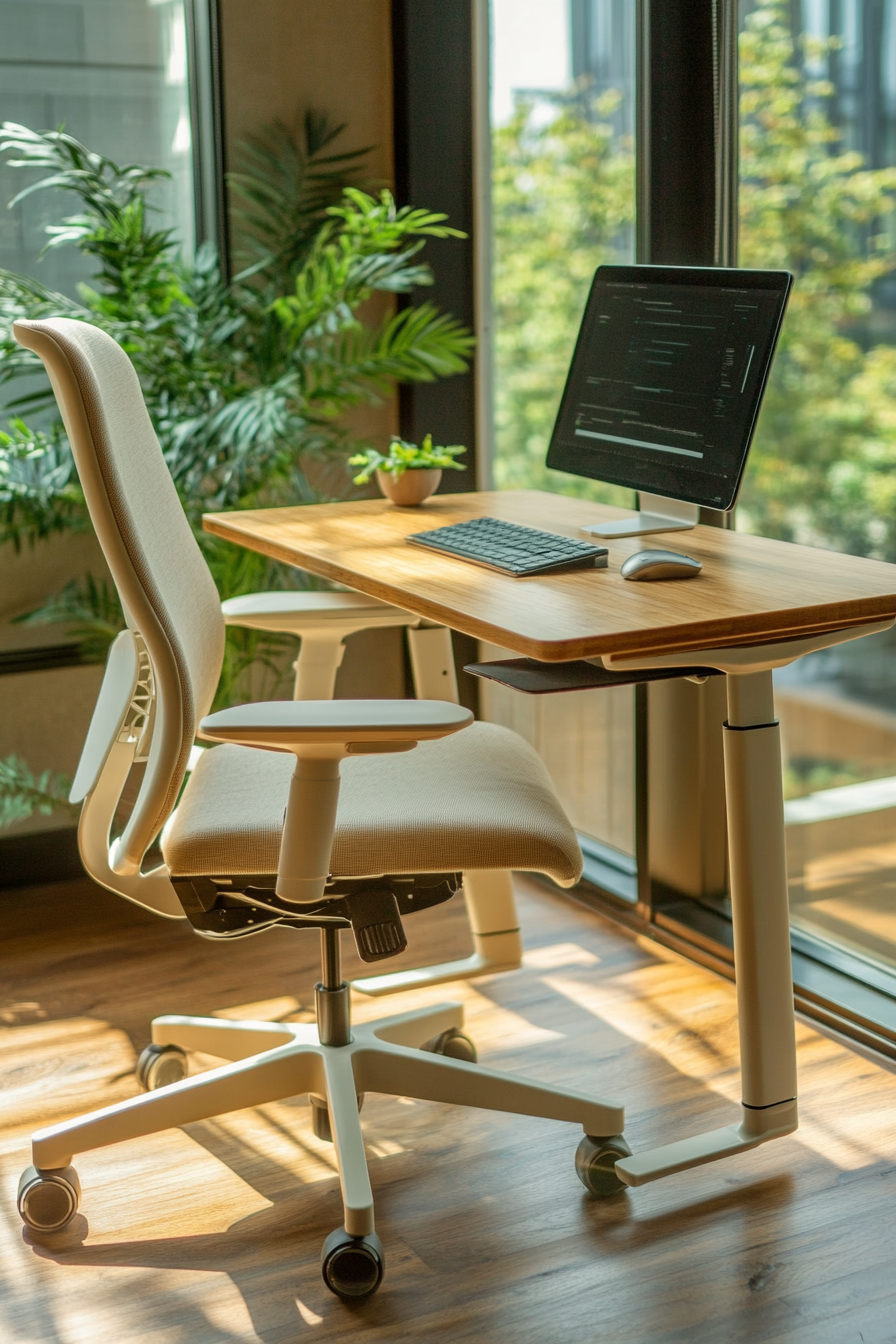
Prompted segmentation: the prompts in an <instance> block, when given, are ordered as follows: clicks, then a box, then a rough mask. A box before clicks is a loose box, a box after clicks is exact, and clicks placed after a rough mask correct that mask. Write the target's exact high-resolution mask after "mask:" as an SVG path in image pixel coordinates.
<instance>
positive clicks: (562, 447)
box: [547, 266, 792, 509]
mask: <svg viewBox="0 0 896 1344" xmlns="http://www.w3.org/2000/svg"><path fill="white" fill-rule="evenodd" d="M791 283H792V277H791V276H790V275H789V274H788V273H787V272H786V271H747V270H743V271H741V270H724V269H722V268H721V267H719V268H716V267H712V268H710V267H705V268H704V267H690V266H680V267H679V266H601V267H599V269H598V270H597V272H596V273H595V276H594V281H593V283H592V286H591V293H590V294H589V296H588V303H587V305H586V308H585V316H584V317H583V318H582V326H581V329H580V331H579V337H578V341H577V342H576V348H575V353H574V354H573V357H572V364H571V365H570V369H569V375H568V377H567V380H566V388H565V390H564V393H563V399H562V401H561V402H560V410H559V412H558V414H557V422H556V424H555V426H554V432H553V434H552V436H551V443H550V447H549V449H548V457H547V465H548V466H549V467H555V468H557V469H558V470H560V471H568V472H571V473H573V474H575V475H577V476H590V477H592V478H593V479H596V480H600V481H609V482H611V483H613V484H614V485H624V486H628V487H629V488H630V489H632V490H644V491H647V492H649V493H650V494H655V495H666V496H668V497H670V498H672V499H680V500H685V501H687V502H688V503H690V504H702V505H705V506H707V507H709V508H713V509H730V508H731V507H732V506H733V504H734V501H735V499H736V498H737V492H738V489H739V487H740V482H741V477H742V476H743V472H744V467H745V465H746V461H747V453H748V452H749V449H750V443H751V441H752V438H753V430H754V429H755V426H756V418H757V416H758V414H759V407H760V406H761V404H762V395H763V393H764V391H765V384H766V380H767V378H768V373H769V369H770V368H771V362H772V356H773V355H774V352H775V346H776V344H777V341H778V333H779V332H780V329H781V321H782V319H783V316H784V309H785V307H786V304H787V296H788V294H789V293H790V286H791Z"/></svg>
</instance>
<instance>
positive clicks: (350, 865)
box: [14, 319, 628, 1298]
mask: <svg viewBox="0 0 896 1344" xmlns="http://www.w3.org/2000/svg"><path fill="white" fill-rule="evenodd" d="M14 330H15V334H16V337H17V339H18V340H19V341H20V342H21V343H22V344H23V345H25V346H27V347H28V348H30V349H32V350H34V351H36V353H37V354H38V355H39V356H40V358H41V359H42V360H43V362H44V364H45V366H46V368H47V371H48V373H49V375H50V379H51V382H52V384H53V388H54V391H55V393H56V397H57V400H58V402H59V406H60V409H61V411H62V415H63V419H64V421H65V425H66V429H67V432H68V435H69V438H70V441H71V444H72V448H73V451H74V454H75V459H76V462H77V467H78V472H79V475H80V478H81V483H82V486H83V489H84V494H85V497H86V500H87V504H88V507H89V509H90V514H91V517H92V520H93V523H94V526H95V528H96V532H97V535H98V537H99V540H100V543H101V545H102V547H103V551H104V553H105V556H106V559H107V561H108V564H109V568H110V570H111V572H112V575H113V578H114V580H115V583H116V586H117V588H118V591H119V594H120V596H121V600H122V604H123V607H124V610H125V614H126V618H127V624H128V628H127V630H126V631H124V632H123V633H122V634H121V635H119V637H118V639H117V640H116V642H115V644H114V645H113V647H112V650H111V653H110V657H109V662H108V666H107V671H106V676H105V679H104V681H103V686H102V689H101V692H100V696H99V700H98V703H97V707H96V710H95V713H94V718H93V721H92V723H91V727H90V730H89V733H88V738H87V742H86V744H85V748H84V753H83V756H82V760H81V764H80V766H79V768H78V773H77V776H76V779H75V784H74V787H73V797H75V798H79V799H83V808H82V813H81V822H80V829H79V840H80V845H81V853H82V857H83V860H84V864H85V867H86V868H87V871H88V872H89V873H90V874H91V875H92V876H93V877H94V878H95V879H96V880H97V881H98V882H100V883H102V884H103V885H104V886H106V887H108V888H110V889H111V890H112V891H116V892H118V893H120V894H121V895H122V896H125V897H127V898H128V899H129V900H132V901H137V902H139V903H140V904H142V905H144V906H147V907H149V908H150V909H153V910H155V911H156V912H157V913H159V914H161V915H167V916H175V917H176V916H182V915H184V914H185V915H186V917H187V918H188V919H189V920H190V922H191V923H192V925H193V927H194V928H195V929H196V931H197V932H198V933H200V934H202V935H204V936H206V937H210V938H217V939H226V938H234V937H240V936H245V935H247V934H252V933H257V932H260V931H262V930H264V929H267V928H270V927H272V926H275V925H278V926H280V927H282V928H288V929H299V930H301V929H308V928H316V929H318V930H320V938H321V943H322V974H321V983H320V984H319V985H318V986H317V990H316V1007H317V1014H316V1016H317V1022H316V1025H314V1026H312V1025H307V1024H301V1025H300V1024H293V1023H268V1022H251V1023H248V1022H232V1021H225V1020H222V1019H219V1018H214V1017H211V1018H193V1017H160V1018H156V1020H155V1021H154V1022H153V1024H152V1040H153V1044H152V1045H150V1046H148V1047H147V1050H146V1051H144V1053H143V1055H142V1056H141V1059H140V1062H139V1065H138V1076H139V1077H140V1079H141V1081H142V1083H143V1085H144V1087H145V1088H147V1089H148V1090H147V1091H146V1092H145V1093H144V1094H143V1095H140V1096H137V1097H135V1098H133V1099H131V1100H128V1101H125V1102H121V1103H118V1104H116V1105H114V1106H109V1107H106V1108H105V1109H103V1110H99V1111H95V1112H93V1113H92V1114H90V1115H86V1116H83V1117H81V1118H80V1119H76V1120H71V1121H66V1122H64V1123H62V1124H58V1125H54V1126H52V1127H51V1128H48V1129H44V1130H40V1131H38V1132H37V1133H36V1134H35V1135H34V1136H33V1140H32V1157H33V1164H34V1165H33V1166H31V1167H29V1168H28V1169H27V1171H26V1172H25V1173H24V1174H23V1176H22V1180H21V1182H20V1186H19V1209H20V1212H21V1214H22V1217H23V1219H24V1221H25V1222H26V1224H27V1225H28V1226H29V1227H31V1228H32V1229H35V1230H39V1231H45V1232H46V1231H52V1230H57V1229H59V1228H61V1227H64V1226H65V1225H66V1223H67V1222H68V1221H69V1220H70V1219H71V1217H72V1216H73V1215H74V1212H75V1210H76V1209H77V1206H78V1200H79V1195H80V1191H79V1185H78V1178H77V1175H76V1174H75V1171H74V1168H73V1167H72V1165H71V1164H72V1160H73V1157H74V1155H75V1154H77V1153H80V1152H84V1151H87V1150H89V1149H95V1148H101V1147H104V1146H106V1145H108V1144H112V1143H117V1142H120V1141H121V1140H124V1139H131V1138H137V1137H140V1136H142V1135H147V1134H152V1133H156V1132H158V1131H159V1130H162V1129H166V1128H169V1127H171V1126H175V1125H183V1124H186V1123H188V1122H191V1121H195V1120H200V1119H203V1118H206V1117H210V1116H213V1115H219V1114H222V1113H224V1112H227V1111H229V1110H234V1109H238V1108H242V1107H247V1106H258V1105H262V1104H264V1103H265V1102H269V1101H272V1100H275V1099H277V1098H282V1097H287V1096H300V1095H305V1094H308V1095H309V1096H310V1099H311V1103H312V1117H313V1123H314V1128H315V1132H316V1133H317V1134H318V1136H319V1137H321V1138H330V1139H332V1142H333V1144H334V1147H335V1152H336V1158H337V1163H338V1168H339V1176H340V1183H341V1189H342V1199H343V1206H344V1223H343V1226H341V1227H340V1228H337V1229H336V1231H335V1232H333V1233H332V1234H331V1235H330V1237H328V1238H327V1240H326V1242H325V1243H324V1248H323V1256H322V1272H323V1276H324V1280H325V1282H326V1283H327V1285H328V1287H330V1288H331V1289H332V1290H333V1291H334V1292H336V1293H338V1294H340V1295H341V1296H343V1297H346V1298H351V1297H363V1296H366V1295H368V1294H369V1293H371V1292H373V1291H374V1290H375V1289H376V1287H377V1286H378V1284H379V1282H380V1279H381V1277H382V1273H383V1250H382V1246H381V1244H380V1242H379V1240H378V1238H377V1236H376V1233H375V1231H374V1218H373V1198H372V1194H371V1187H370V1180H369V1176H368V1172H367V1165H366V1160H365V1154H364V1143H363V1136H362V1130H361V1124H360V1118H359V1098H360V1096H361V1095H363V1093H364V1092H366V1091H380V1092H391V1093H394V1094H398V1095H402V1096H413V1097H417V1098H421V1099H428V1100H434V1101H442V1102H454V1103H458V1104H461V1105H468V1106H480V1107H488V1108H492V1109H496V1110H504V1111H511V1112H517V1113H521V1114H528V1115H538V1116H544V1117H547V1118H553V1119H557V1120H567V1121H575V1122H578V1123H579V1124H580V1125H581V1126H582V1127H583V1129H584V1131H585V1137H584V1138H583V1139H582V1140H581V1142H580V1144H579V1151H578V1153H577V1158H576V1165H577V1170H578V1171H579V1175H580V1177H581V1178H582V1180H583V1181H584V1182H585V1184H586V1185H588V1187H589V1188H590V1189H592V1190H593V1191H594V1192H595V1193H601V1192H607V1191H609V1190H611V1189H615V1188H619V1182H618V1180H617V1178H616V1176H615V1172H614V1167H613V1164H614V1162H615V1159H616V1158H617V1157H618V1156H620V1154H622V1153H626V1152H627V1151H628V1150H627V1148H626V1147H625V1144H624V1141H623V1140H622V1139H621V1136H620V1135H621V1130H622V1126H623V1113H622V1109H621V1107H620V1106H618V1105H616V1104H615V1103H612V1102H601V1101H597V1100H594V1099H591V1098H589V1097H586V1096H583V1095H580V1094H578V1093H572V1092H565V1091H560V1090H558V1089H555V1088H550V1087H542V1086H539V1085H537V1084H535V1083H531V1082H528V1081H527V1080H525V1079H523V1078H519V1077H513V1076H510V1075H504V1074H500V1073H496V1072H494V1071H492V1070H490V1069H486V1068H484V1067H482V1066H480V1065H479V1064H477V1063H476V1062H475V1049H474V1047H473V1046H472V1043H471V1042H470V1041H469V1040H468V1039H467V1038H466V1037H464V1036H463V1035H462V1034H461V1033H460V1027H461V1025H462V1009H461V1007H460V1005H458V1004H451V1003H449V1004H442V1005H440V1006H438V1007H434V1008H427V1009H423V1010H418V1011H416V1012H405V1013H401V1014H399V1015H397V1016H393V1017H390V1018H386V1019H383V1020H380V1021H378V1022H376V1023H373V1024H367V1025H364V1026H362V1027H355V1028H354V1030H353V1029H352V1027H351V1023H350V1015H349V987H348V986H347V985H346V984H345V983H343V981H342V976H341V971H340V962H339V931H340V929H343V928H349V927H350V928H351V929H352V932H353V934H354V937H355V942H356V944H357V947H358V950H359V952H360V954H361V956H362V958H364V959H365V960H367V961H378V960H381V959H383V958H385V957H388V956H391V955H393V954H394V953H395V952H397V951H400V950H401V949H402V947H403V946H404V945H405V937H404V931H403V925H402V918H403V916H404V915H406V914H410V913H413V911H414V910H416V909H420V908H424V907H426V906H431V905H435V904H437V903H439V902H440V901H443V900H446V899H447V898H448V896H449V895H450V894H451V893H452V892H453V891H454V890H455V889H456V888H457V886H458V885H459V881H460V875H461V873H464V872H470V871H474V872H487V871H490V870H493V869H496V870H499V871H500V870H507V869H511V868H521V869H531V870H534V871H537V872H542V873H548V874H550V875H551V876H552V877H553V878H554V879H555V880H556V881H557V882H559V883H560V884H561V885H563V886H570V885H571V884H572V883H574V882H575V881H576V880H577V878H578V876H579V873H580V868H581V855H580V853H579V849H578V845H577V843H576V839H575V835H574V833H573V831H572V829H571V828H570V825H569V822H568V821H567V819H566V817H565V816H564V814H563V811H562V809H561V807H560V805H559V803H558V801H557V798H556V796H555V794H554V792H553V789H552V787H551V784H550V782H549V780H548V777H547V774H546V772H545V770H544V767H543V766H542V764H541V762H540V760H539V758H538V757H537V755H536V754H535V753H534V752H533V751H532V750H531V749H530V748H529V747H528V746H527V745H526V744H525V743H524V742H523V741H521V740H520V739H519V738H518V737H516V736H515V735H514V734H512V733H510V732H508V731H506V730H505V729H502V728H498V727H496V726H493V725H490V724H481V723H476V724H471V722H470V720H471V715H470V714H469V713H468V712H467V711H466V710H464V709H462V708H461V707H460V706H458V705H456V704H452V703H450V702H447V701H427V700H393V701H388V700H372V701H348V700H343V701H339V700H335V701H333V700H331V701H298V702H296V701H277V702H272V703H267V704H254V705H242V706H239V707H237V708H234V709H229V710H224V711H221V712H219V713H216V714H213V715H211V716H209V717H203V716H204V715H206V714H207V711H208V708H209V705H210V704H211V700H212V696H213V694H214V691H215V685H216V682H217V678H218V675H219V671H220V667H221V658H222V649H223V640H224V622H223V618H222V615H221V609H220V605H219V602H218V597H217V593H216V591H215V587H214V584H213V582H212V580H211V576H210V575H209V573H208V570H207V568H206V566H205V563H204V561H203V559H202V555H201V553H200V551H199V548H198V546H197V544H196V541H195V539H194V537H193V535H192V533H191V531H190V528H189V526H188V524H187V522H186V519H185V518H184V515H183V513H182V511H181V508H180V504H179V501H178V499H177V495H176V493H175V490H174V486H173V484H172V482H171V478H170V476H169V475H168V472H167V469H166V467H165V463H164V459H163V457H162V454H161V450H160V448H159V445H158V441H157V440H156V437H155V434H154V432H153V429H152V425H151V423H150V420H149V416H148V415H147V412H146V408H145V405H144V403H143V398H142V395H141V392H140V387H139V383H138V380H137V377H136V374H135V372H134V370H133V367H132V366H131V364H130V361H129V360H128V359H127V356H126V355H125V354H124V353H123V352H122V351H121V350H120V349H119V347H118V346H117V345H116V344H115V342H114V341H113V340H112V339H111V338H110V337H108V336H107V335H105V334H104V333H103V332H101V331H98V330H97V329H95V328H93V327H91V326H88V325H87V324H85V323H79V322H75V321H71V320H68V319H64V320H63V319H53V320H46V321H35V322H18V323H16V325H15V328H14ZM197 727H198V729H199V734H200V736H201V737H202V738H204V739H206V740H211V741H215V742H218V743H220V744H221V745H218V746H216V747H214V748H213V749H212V750H209V751H206V752H205V753H204V754H203V755H202V757H201V759H200V761H199V763H198V765H197V766H196V768H195V769H194V770H193V772H192V773H191V775H190V778H189V780H188V782H187V784H186V787H185V788H184V790H183V794H182V796H179V795H180V794H181V787H182V784H183V781H184V776H185V771H186V766H187V761H188V757H189V755H190V751H191V748H192V746H193V742H194V737H195V735H196V730H197ZM138 759H139V760H143V761H144V762H145V769H144V773H143V777H142V783H141V786H140V790H139V794H138V797H137V800H136V803H135V804H134V807H133V810H132V812H131V814H130V817H129V819H128V821H127V824H126V825H125V826H124V829H123V831H122V833H121V834H120V835H117V836H115V835H113V834H112V830H111V828H112V824H113V818H114V815H115V810H116V806H117V804H118V801H119V798H120V795H121V791H122V786H123V784H124V781H125V779H126V778H127V775H128V772H129V771H130V769H131V766H132V764H133V763H134V761H135V760H138ZM160 834H161V847H162V855H163V862H162V863H161V864H157V866H156V867H154V868H149V869H146V867H145V865H146V856H147V852H148V850H149V847H150V845H151V844H152V842H153V841H154V840H155V839H156V838H157V837H158V836H159V835H160ZM421 1047H422V1048H421ZM191 1049H196V1050H200V1051H204V1052H206V1053H209V1054H212V1055H215V1056H217V1057H219V1058H222V1059H224V1060H228V1061H230V1062H229V1063H226V1064H224V1065H223V1066H222V1067H220V1068H216V1069H211V1070H209V1071H207V1072H204V1073H200V1074H198V1075H196V1076H195V1077H187V1076H185V1075H186V1054H185V1052H186V1051H187V1050H191Z"/></svg>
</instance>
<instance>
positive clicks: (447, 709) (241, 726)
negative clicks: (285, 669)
mask: <svg viewBox="0 0 896 1344" xmlns="http://www.w3.org/2000/svg"><path fill="white" fill-rule="evenodd" d="M472 721H473V715H472V714H471V713H470V711H469V710H468V709H464V708H463V707H462V706H461V705H455V704H452V703H451V702H450V701H448V700H269V701H262V702H261V703H259V704H254V705H236V706H234V708H232V709H222V710H221V711H220V712H219V713H218V714H210V715H209V716H208V718H205V719H203V720H202V722H201V723H200V725H199V735H200V737H205V738H210V739H211V740H212V741H216V742H238V743H240V744H241V745H243V746H248V747H262V748H264V749H266V750H268V751H292V752H294V753H295V756H296V771H295V774H294V775H293V777H292V781H291V783H290V787H289V801H288V803H287V806H286V818H285V821H284V825H283V837H282V839H281V841H280V858H279V861H278V864H277V895H278V896H280V897H282V898H283V899H284V900H287V901H296V902H299V903H302V902H308V901H319V900H320V899H321V897H322V896H323V894H324V889H325V887H326V882H327V876H328V874H329V871H330V851H331V849H332V846H333V835H334V833H335V830H336V806H337V802H338V799H339V764H340V760H341V759H342V757H344V756H348V755H352V754H354V753H358V752H362V753H368V752H370V753H379V752H391V751H410V750H411V749H412V748H413V747H415V746H416V745H417V743H418V742H420V741H425V740H427V739H432V738H436V737H446V736H447V735H448V734H449V733H456V732H457V731H458V730H459V729H461V728H466V727H467V725H468V724H470V723H472Z"/></svg>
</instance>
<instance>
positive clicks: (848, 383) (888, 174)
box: [738, 0, 896, 559]
mask: <svg viewBox="0 0 896 1344" xmlns="http://www.w3.org/2000/svg"><path fill="white" fill-rule="evenodd" d="M831 46H832V43H830V42H827V43H823V42H817V41H811V40H808V39H804V44H803V47H804V49H803V50H799V49H797V48H796V47H795V44H794V39H793V35H792V30H791V27H790V11H789V7H788V6H787V5H786V4H785V3H784V0H764V3H762V4H760V5H759V6H758V7H757V8H756V10H755V11H754V12H753V13H752V14H751V15H750V16H749V17H748V19H747V23H746V29H745V31H744V33H743V34H742V36H741V48H740V78H741V88H742V95H741V122H742V131H741V184H740V207H741V236H740V264H741V265H743V266H761V267H775V268H783V269H787V270H791V271H793V273H794V276H795V285H794V290H793V294H792V297H791V300H790V305H789V308H788V313H787V317H786V319H785V324H784V329H783V332H782V336H781V341H780V344H779V347H778V353H777V356H776V359H775V364H774V368H773V373H772V377H771V379H770V382H769V388H768V391H767V394H766V398H765V403H764V406H763V410H762V416H761V419H760V423H759V426H758V430H757V434H756V441H755V444H754V446H753V449H752V452H751V456H750V464H749V467H748V471H747V477H746V481H745V487H744V490H743V493H742V496H741V507H740V508H739V518H738V526H740V527H747V528H749V529H750V530H754V531H757V532H762V533H764V534H765V535H767V536H778V537H782V538H784V539H786V540H797V541H805V542H809V543H814V544H820V545H823V546H828V547H832V548H834V549H841V550H848V551H853V552H857V553H859V554H866V555H879V556H882V557H885V558H887V559H896V510H894V503H896V471H894V468H896V434H894V430H896V349H894V348H893V347H892V346H883V345H882V346H877V347H875V348H873V349H871V350H869V351H866V350H864V349H863V348H862V345H861V344H860V343H859V342H858V340H856V339H854V338H853V337H852V336H851V334H850V333H851V331H853V330H854V329H855V327H856V324H857V323H858V322H860V321H861V319H862V318H863V317H865V315H866V314H868V313H869V311H870V309H871V295H870V290H871V286H872V285H873V284H874V282H875V281H876V280H878V279H879V278H880V277H881V276H883V275H886V274H887V273H888V272H890V271H892V270H893V269H894V266H896V246H894V241H896V240H894V217H893V212H894V193H896V168H886V169H875V170H869V169H867V168H866V167H865V166H864V163H863V160H862V158H861V156H860V155H858V154H855V153H851V152H847V151H846V150H844V149H843V147H842V145H841V143H840V137H839V133H838V131H837V130H836V128H835V127H834V126H833V125H832V123H831V120H830V117H829V114H828V111H827V101H828V99H829V98H830V96H831V94H832V92H833V89H832V86H831V85H830V84H828V83H826V82H824V81H821V80H816V79H812V78H811V77H810V75H809V74H808V73H807V69H811V68H812V66H813V65H815V66H816V67H817V66H818V64H819V62H820V59H821V58H822V57H824V56H825V55H826V53H827V52H828V51H829V50H830V49H831Z"/></svg>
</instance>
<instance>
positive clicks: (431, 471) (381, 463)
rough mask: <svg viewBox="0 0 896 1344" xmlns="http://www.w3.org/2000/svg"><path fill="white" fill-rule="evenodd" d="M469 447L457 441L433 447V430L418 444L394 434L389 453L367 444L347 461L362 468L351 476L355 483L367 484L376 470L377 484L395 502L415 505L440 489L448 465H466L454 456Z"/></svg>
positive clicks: (460, 469)
mask: <svg viewBox="0 0 896 1344" xmlns="http://www.w3.org/2000/svg"><path fill="white" fill-rule="evenodd" d="M466 451H467V450H466V448H465V447H464V446H463V444H457V443H455V444H452V445H450V446H449V447H446V448H442V447H439V446H438V445H436V446H435V447H434V446H433V442H432V435H431V434H427V435H426V437H425V438H424V440H423V442H422V443H421V444H420V446H419V448H418V446H417V444H416V443H406V442H405V440H404V439H399V438H398V436H397V435H395V434H393V435H392V439H391V441H390V443H389V451H388V452H387V453H380V452H378V451H377V450H376V449H375V448H366V449H365V450H364V452H363V453H356V454H355V456H354V457H350V458H349V460H348V462H349V466H350V467H360V468H361V470H360V471H359V472H358V474H357V476H354V477H353V478H352V479H353V480H354V483H355V485H366V484H367V482H368V481H369V480H370V478H371V476H372V475H373V474H374V473H376V479H377V484H378V485H379V487H380V489H381V490H382V492H383V494H384V495H386V496H387V497H388V498H389V499H391V501H392V503H393V504H400V505H402V506H403V507H404V508H412V507H413V506H414V505H415V504H422V503H423V501H424V500H425V499H429V496H430V495H431V494H433V493H434V491H435V490H437V489H438V486H439V481H440V480H441V479H442V472H443V470H444V469H445V468H446V467H451V468H453V469H454V470H455V471H463V465H462V464H461V463H460V462H455V460H454V459H455V458H456V457H458V456H459V455H460V454H461V453H465V452H466Z"/></svg>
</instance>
